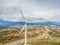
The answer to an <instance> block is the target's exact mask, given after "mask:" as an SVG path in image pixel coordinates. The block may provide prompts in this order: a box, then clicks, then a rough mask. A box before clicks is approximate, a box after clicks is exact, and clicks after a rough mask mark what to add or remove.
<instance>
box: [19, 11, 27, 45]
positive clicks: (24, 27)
mask: <svg viewBox="0 0 60 45" xmlns="http://www.w3.org/2000/svg"><path fill="white" fill-rule="evenodd" d="M19 11H20V13H21V15H22V17H23V19H24V21H25V25H24V26H23V28H22V29H21V31H20V33H21V32H22V31H23V30H24V29H25V41H24V42H25V44H24V45H27V19H26V17H25V16H24V15H23V13H22V11H21V10H19Z"/></svg>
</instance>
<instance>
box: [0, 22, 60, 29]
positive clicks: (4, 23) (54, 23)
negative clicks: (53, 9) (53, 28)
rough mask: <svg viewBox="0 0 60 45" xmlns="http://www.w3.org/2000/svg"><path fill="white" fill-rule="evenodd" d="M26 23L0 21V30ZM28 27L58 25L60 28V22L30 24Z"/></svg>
mask: <svg viewBox="0 0 60 45" xmlns="http://www.w3.org/2000/svg"><path fill="white" fill-rule="evenodd" d="M24 24H25V22H9V21H0V28H3V27H9V26H14V25H24ZM27 24H28V25H37V26H38V25H43V26H44V25H57V26H60V22H37V23H35V22H28V23H27Z"/></svg>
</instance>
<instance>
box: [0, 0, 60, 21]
mask: <svg viewBox="0 0 60 45" xmlns="http://www.w3.org/2000/svg"><path fill="white" fill-rule="evenodd" d="M2 2H3V3H0V8H1V10H2V11H1V10H0V12H1V13H0V19H2V20H4V21H20V20H21V14H20V13H19V9H21V10H22V11H23V14H24V16H25V17H29V18H31V17H32V18H34V19H35V18H38V19H35V20H34V21H35V22H37V20H38V21H60V9H59V8H54V7H55V5H50V4H49V5H50V6H49V5H48V4H46V5H45V4H39V5H38V4H37V3H36V2H34V0H33V1H29V0H3V1H2ZM53 6H54V7H53ZM17 13H18V14H17ZM17 15H19V16H17ZM40 18H41V19H40ZM39 19H40V20H39ZM31 20H32V19H31ZM32 21H33V20H32Z"/></svg>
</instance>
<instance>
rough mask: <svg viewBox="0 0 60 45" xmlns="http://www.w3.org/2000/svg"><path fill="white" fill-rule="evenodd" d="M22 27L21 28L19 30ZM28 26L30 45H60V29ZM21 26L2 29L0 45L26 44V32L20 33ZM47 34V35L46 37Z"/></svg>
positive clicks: (57, 27) (0, 31)
mask: <svg viewBox="0 0 60 45" xmlns="http://www.w3.org/2000/svg"><path fill="white" fill-rule="evenodd" d="M19 27H20V28H19ZM47 27H48V29H49V30H48V34H47V33H46V28H45V26H28V33H27V35H28V44H29V45H60V27H59V26H47ZM21 28H22V27H21V26H16V27H9V28H4V29H0V45H12V43H13V44H15V45H17V43H18V42H20V44H21V45H23V44H24V31H23V32H22V33H20V31H21ZM46 34H47V35H46Z"/></svg>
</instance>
